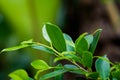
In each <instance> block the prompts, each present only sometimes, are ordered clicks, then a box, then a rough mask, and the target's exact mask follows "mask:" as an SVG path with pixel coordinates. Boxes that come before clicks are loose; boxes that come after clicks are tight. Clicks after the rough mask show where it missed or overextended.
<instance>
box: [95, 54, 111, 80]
mask: <svg viewBox="0 0 120 80" xmlns="http://www.w3.org/2000/svg"><path fill="white" fill-rule="evenodd" d="M103 58H104V59H106V60H108V58H107V57H106V55H105V56H103ZM95 68H96V71H97V72H98V73H99V75H100V78H101V79H102V80H107V78H108V77H109V75H110V63H109V62H107V61H105V60H103V59H100V58H99V59H97V60H96V62H95Z"/></svg>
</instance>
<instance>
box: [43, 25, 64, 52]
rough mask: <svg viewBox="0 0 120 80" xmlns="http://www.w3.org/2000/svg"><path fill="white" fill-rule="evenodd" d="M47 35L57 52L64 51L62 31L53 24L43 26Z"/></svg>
mask: <svg viewBox="0 0 120 80" xmlns="http://www.w3.org/2000/svg"><path fill="white" fill-rule="evenodd" d="M44 27H45V29H46V31H47V34H48V36H49V38H50V40H51V42H52V44H53V46H54V47H55V48H56V49H57V50H58V51H59V52H62V51H66V43H65V40H64V37H63V33H62V31H61V30H60V29H59V28H58V27H57V26H56V25H54V24H51V23H47V24H45V26H44Z"/></svg>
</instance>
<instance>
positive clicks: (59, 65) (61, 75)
mask: <svg viewBox="0 0 120 80" xmlns="http://www.w3.org/2000/svg"><path fill="white" fill-rule="evenodd" d="M56 67H63V66H62V64H58V65H57V66H56ZM56 70H60V68H56V69H55V71H56ZM54 80H63V74H60V75H58V76H55V79H54Z"/></svg>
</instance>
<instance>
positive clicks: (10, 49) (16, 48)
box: [1, 44, 30, 53]
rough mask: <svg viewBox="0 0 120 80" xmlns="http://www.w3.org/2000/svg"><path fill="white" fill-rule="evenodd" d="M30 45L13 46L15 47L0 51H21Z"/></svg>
mask: <svg viewBox="0 0 120 80" xmlns="http://www.w3.org/2000/svg"><path fill="white" fill-rule="evenodd" d="M28 46H30V45H27V44H26V45H19V46H15V47H10V48H5V49H3V50H2V51H1V53H2V52H5V51H15V50H18V49H22V48H25V47H28Z"/></svg>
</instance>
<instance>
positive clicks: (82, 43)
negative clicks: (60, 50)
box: [75, 33, 89, 55]
mask: <svg viewBox="0 0 120 80" xmlns="http://www.w3.org/2000/svg"><path fill="white" fill-rule="evenodd" d="M86 34H87V33H84V34H82V35H80V36H79V37H78V39H77V40H76V41H75V48H76V52H78V53H80V54H81V55H82V53H83V51H87V50H88V47H89V46H88V43H87V40H86V39H85V38H84V37H85V35H86Z"/></svg>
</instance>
